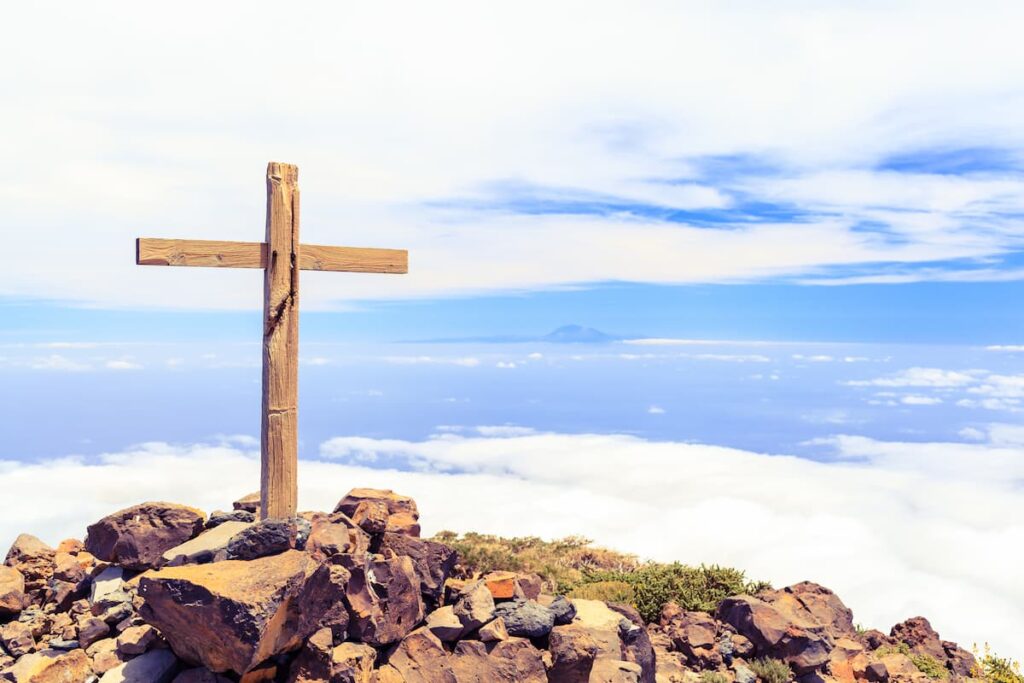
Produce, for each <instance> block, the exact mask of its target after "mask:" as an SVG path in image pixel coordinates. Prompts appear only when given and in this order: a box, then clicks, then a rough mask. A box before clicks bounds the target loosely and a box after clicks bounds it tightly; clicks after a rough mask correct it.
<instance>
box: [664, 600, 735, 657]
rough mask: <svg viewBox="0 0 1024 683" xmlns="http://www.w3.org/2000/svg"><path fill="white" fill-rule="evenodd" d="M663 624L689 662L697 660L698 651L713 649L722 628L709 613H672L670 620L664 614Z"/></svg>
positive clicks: (666, 632) (681, 611) (674, 643)
mask: <svg viewBox="0 0 1024 683" xmlns="http://www.w3.org/2000/svg"><path fill="white" fill-rule="evenodd" d="M661 623H662V628H663V629H664V631H665V634H666V635H667V636H668V637H669V638H671V639H672V644H673V645H674V646H675V648H676V649H677V650H678V651H679V652H681V653H683V656H685V657H686V658H687V659H688V660H696V658H697V654H696V652H697V650H698V649H702V648H710V647H713V646H714V644H715V642H716V641H717V640H718V634H719V632H720V630H721V626H722V625H721V624H720V623H719V622H718V620H716V619H715V618H714V617H712V616H711V615H710V614H708V613H707V612H687V611H683V610H680V611H678V612H675V613H672V614H671V616H669V617H668V618H665V615H664V614H663V615H662V622H661Z"/></svg>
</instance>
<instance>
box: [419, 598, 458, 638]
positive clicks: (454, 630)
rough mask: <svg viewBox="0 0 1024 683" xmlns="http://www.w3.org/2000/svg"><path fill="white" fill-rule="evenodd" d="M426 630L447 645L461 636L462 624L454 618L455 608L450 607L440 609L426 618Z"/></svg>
mask: <svg viewBox="0 0 1024 683" xmlns="http://www.w3.org/2000/svg"><path fill="white" fill-rule="evenodd" d="M426 627H427V630H429V631H430V632H431V633H433V634H434V635H435V636H437V638H438V640H440V641H441V642H445V643H449V642H452V641H454V640H458V638H459V636H460V635H462V622H461V621H459V618H458V617H457V616H455V608H454V607H452V606H451V605H445V606H444V607H440V608H438V609H436V610H434V611H433V612H431V613H430V614H429V615H428V616H427V623H426Z"/></svg>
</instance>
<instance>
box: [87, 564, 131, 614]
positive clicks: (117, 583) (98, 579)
mask: <svg viewBox="0 0 1024 683" xmlns="http://www.w3.org/2000/svg"><path fill="white" fill-rule="evenodd" d="M123 586H124V570H123V569H121V568H120V567H115V566H110V567H107V568H106V569H104V570H103V571H101V572H100V573H99V574H97V575H96V576H95V578H93V580H92V587H91V588H90V589H89V604H90V605H95V604H96V603H97V602H101V601H103V600H104V599H105V598H106V597H107V596H108V595H110V594H111V593H117V592H119V591H120V590H121V588H122V587H123ZM103 609H106V607H104V608H103Z"/></svg>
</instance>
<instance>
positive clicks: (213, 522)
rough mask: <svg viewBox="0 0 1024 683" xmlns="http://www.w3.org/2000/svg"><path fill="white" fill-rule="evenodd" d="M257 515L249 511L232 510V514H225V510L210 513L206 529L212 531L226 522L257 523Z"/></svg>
mask: <svg viewBox="0 0 1024 683" xmlns="http://www.w3.org/2000/svg"><path fill="white" fill-rule="evenodd" d="M255 521H256V515H255V514H253V513H251V512H249V511H248V510H232V511H231V512H224V511H223V510H214V511H213V512H211V513H210V519H208V520H207V521H206V528H207V529H212V528H213V527H215V526H220V525H221V524H223V523H224V522H255Z"/></svg>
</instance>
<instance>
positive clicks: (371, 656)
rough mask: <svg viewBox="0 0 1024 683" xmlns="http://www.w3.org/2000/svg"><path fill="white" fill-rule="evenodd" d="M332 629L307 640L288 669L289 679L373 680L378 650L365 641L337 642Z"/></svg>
mask: <svg viewBox="0 0 1024 683" xmlns="http://www.w3.org/2000/svg"><path fill="white" fill-rule="evenodd" d="M332 641H333V639H332V637H331V633H330V630H329V629H323V630H321V631H317V632H316V633H314V634H313V635H312V636H310V638H309V640H307V641H306V644H305V646H304V647H303V648H302V651H301V652H300V653H299V655H298V656H297V657H296V658H295V660H294V661H293V662H292V665H291V668H290V669H289V671H288V683H370V677H371V676H372V675H373V665H374V663H375V661H376V659H377V651H376V650H374V649H373V648H372V647H370V646H369V645H363V644H362V643H341V644H340V645H337V646H334V645H333V642H332Z"/></svg>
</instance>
